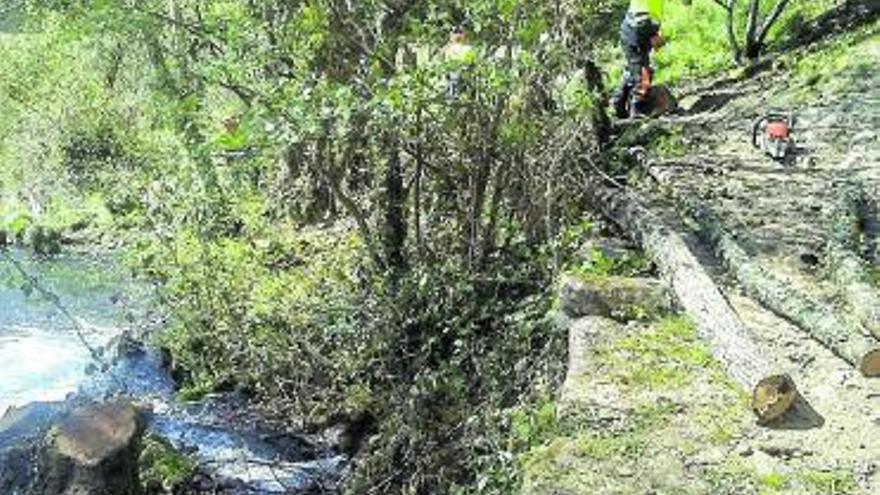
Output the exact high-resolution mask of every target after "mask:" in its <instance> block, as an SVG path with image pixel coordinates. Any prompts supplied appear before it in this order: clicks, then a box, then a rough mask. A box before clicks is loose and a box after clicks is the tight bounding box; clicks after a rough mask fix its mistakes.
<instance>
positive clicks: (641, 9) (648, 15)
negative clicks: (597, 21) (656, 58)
mask: <svg viewBox="0 0 880 495" xmlns="http://www.w3.org/2000/svg"><path fill="white" fill-rule="evenodd" d="M682 2H683V3H684V4H685V5H690V3H691V2H690V0H682ZM662 18H663V0H632V1H631V2H630V5H629V9H628V10H627V12H626V16H625V17H624V18H623V23H622V24H621V26H620V39H621V42H622V44H623V51H624V53H625V55H626V68H625V70H624V73H623V81H622V82H621V84H620V88H619V89H618V90H617V92H616V93H615V94H614V96H613V97H612V100H611V103H612V105H613V106H614V112H615V114H616V115H617V118H620V119H625V118H628V117H633V116H636V115H645V114H647V113H650V111H651V109H650V108H649V107H650V102H649V99H648V96H649V95H650V92H651V81H652V79H653V77H654V69H653V68H652V67H651V52H652V51H653V50H658V49H660V48H661V47H663V45H664V44H665V40H664V39H663V35H662V34H661V32H660V22H661V20H662Z"/></svg>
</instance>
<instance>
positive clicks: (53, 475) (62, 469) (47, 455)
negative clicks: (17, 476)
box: [32, 402, 141, 495]
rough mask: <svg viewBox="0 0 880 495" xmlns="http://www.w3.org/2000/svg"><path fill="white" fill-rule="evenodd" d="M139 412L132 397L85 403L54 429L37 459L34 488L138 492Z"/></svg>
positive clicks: (119, 494) (84, 493) (79, 493)
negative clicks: (128, 399) (84, 405)
mask: <svg viewBox="0 0 880 495" xmlns="http://www.w3.org/2000/svg"><path fill="white" fill-rule="evenodd" d="M140 426H141V425H140V419H139V414H138V411H137V410H136V409H135V408H134V406H132V405H131V404H130V403H128V402H114V403H107V404H96V405H90V406H86V407H83V408H80V409H77V410H75V411H73V412H72V413H71V414H70V415H69V416H68V417H67V418H65V419H64V420H62V421H61V422H60V423H59V424H58V425H57V426H56V427H54V428H53V429H52V431H51V432H50V433H49V436H48V438H47V441H46V446H45V447H44V448H43V452H42V454H41V455H40V459H39V461H38V468H37V473H38V475H37V476H38V477H37V480H36V482H35V483H34V485H33V488H32V492H33V493H40V494H63V495H129V494H131V495H134V494H137V493H138V492H139V487H138V484H137V452H136V451H137V443H138V439H139V435H140V432H141V427H140Z"/></svg>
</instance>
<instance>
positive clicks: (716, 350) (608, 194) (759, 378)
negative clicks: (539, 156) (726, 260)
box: [585, 184, 798, 423]
mask: <svg viewBox="0 0 880 495" xmlns="http://www.w3.org/2000/svg"><path fill="white" fill-rule="evenodd" d="M585 191H586V193H587V198H588V200H589V201H590V203H591V204H592V205H593V207H594V208H595V209H596V210H598V211H599V212H601V213H602V214H603V215H604V216H606V217H607V218H609V219H610V220H611V221H613V222H615V223H617V224H618V225H620V226H621V227H622V228H623V229H624V230H625V231H626V232H627V234H628V235H629V236H630V237H632V239H633V240H634V241H636V242H637V243H638V244H640V245H641V246H642V248H643V249H644V250H645V252H646V254H647V255H648V256H649V258H650V259H651V260H652V261H653V262H654V263H655V264H656V265H657V267H658V269H659V270H660V272H661V276H662V277H663V278H664V279H666V280H667V281H668V283H669V285H670V287H672V290H673V292H674V293H675V295H676V297H677V298H678V300H679V303H680V304H681V307H682V308H684V310H685V312H687V314H688V315H690V316H691V318H693V320H694V323H695V325H696V328H697V333H698V334H699V335H700V337H701V338H702V339H703V340H705V341H706V342H707V343H708V344H709V346H710V348H711V350H712V355H713V356H714V357H715V358H716V359H717V360H718V361H719V362H720V363H721V365H722V366H723V367H724V369H725V370H726V372H727V374H728V375H729V376H730V377H731V378H732V379H733V380H734V381H735V382H736V383H738V384H739V385H740V386H742V387H743V388H745V389H746V390H748V391H750V392H751V394H752V404H751V406H752V410H753V411H754V412H755V414H756V415H757V416H758V419H759V421H760V422H761V423H766V422H770V421H772V420H774V419H777V418H780V417H781V416H782V415H784V414H785V413H786V412H787V411H788V410H789V409H790V408H791V406H792V404H793V403H794V401H795V399H796V398H797V395H798V394H797V389H796V387H795V384H794V382H793V380H792V379H791V378H790V377H789V376H787V375H785V374H782V373H774V372H773V370H772V367H771V366H770V364H769V362H768V361H767V360H766V359H765V357H764V355H763V354H762V353H761V352H760V350H759V348H758V345H757V344H756V343H755V341H754V339H753V336H752V335H751V333H750V332H749V331H748V330H747V329H746V327H745V325H744V324H743V323H742V320H741V319H740V318H739V316H738V315H737V314H736V313H735V312H734V311H733V309H732V308H731V307H730V304H729V303H728V302H727V299H725V297H724V295H723V294H722V293H721V291H720V290H719V289H718V286H717V285H716V284H715V282H713V281H712V278H711V277H710V276H709V274H708V273H706V271H705V269H704V268H703V266H702V264H701V263H700V261H699V260H698V259H697V257H696V255H695V254H694V253H693V252H692V251H691V249H690V248H689V247H688V245H687V243H686V242H685V240H684V238H683V236H682V235H681V234H680V233H678V232H676V231H675V230H673V229H672V228H670V227H669V226H667V225H666V224H665V222H664V221H663V220H662V219H661V218H660V217H659V216H658V215H656V214H654V213H653V212H652V211H651V210H650V209H648V208H647V207H646V206H644V205H643V204H642V202H641V201H638V200H637V199H636V198H633V197H631V196H629V195H628V194H627V193H626V192H624V191H622V190H620V189H614V188H609V187H605V186H603V185H601V184H590V185H588V187H587V188H586V189H585Z"/></svg>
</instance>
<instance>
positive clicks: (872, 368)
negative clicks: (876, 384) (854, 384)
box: [859, 349, 880, 378]
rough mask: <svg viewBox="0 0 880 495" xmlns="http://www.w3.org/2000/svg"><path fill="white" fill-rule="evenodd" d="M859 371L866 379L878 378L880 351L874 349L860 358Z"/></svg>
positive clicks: (879, 375) (879, 374) (879, 373)
mask: <svg viewBox="0 0 880 495" xmlns="http://www.w3.org/2000/svg"><path fill="white" fill-rule="evenodd" d="M859 371H861V372H862V375H863V376H866V377H868V378H877V377H880V349H875V350H873V351H871V352H869V353H868V354H866V355H865V357H864V358H862V364H861V366H859Z"/></svg>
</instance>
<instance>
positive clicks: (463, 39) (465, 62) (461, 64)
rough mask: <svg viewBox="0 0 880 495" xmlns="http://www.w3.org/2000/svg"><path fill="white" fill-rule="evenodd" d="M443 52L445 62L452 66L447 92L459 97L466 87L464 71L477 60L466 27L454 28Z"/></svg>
mask: <svg viewBox="0 0 880 495" xmlns="http://www.w3.org/2000/svg"><path fill="white" fill-rule="evenodd" d="M442 54H443V60H444V62H445V63H446V64H448V65H449V67H450V71H449V75H448V79H447V84H446V94H447V96H448V97H449V98H450V99H457V98H458V97H459V96H460V95H461V94H462V93H463V92H464V89H465V80H464V72H465V71H466V70H467V67H468V66H469V65H471V64H473V63H474V61H475V60H476V51H475V50H474V47H473V46H471V45H470V43H468V39H467V34H466V33H465V32H464V29H462V28H460V27H456V28H454V29H453V30H452V32H451V33H450V35H449V42H448V43H447V44H446V46H444V47H443V51H442Z"/></svg>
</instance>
